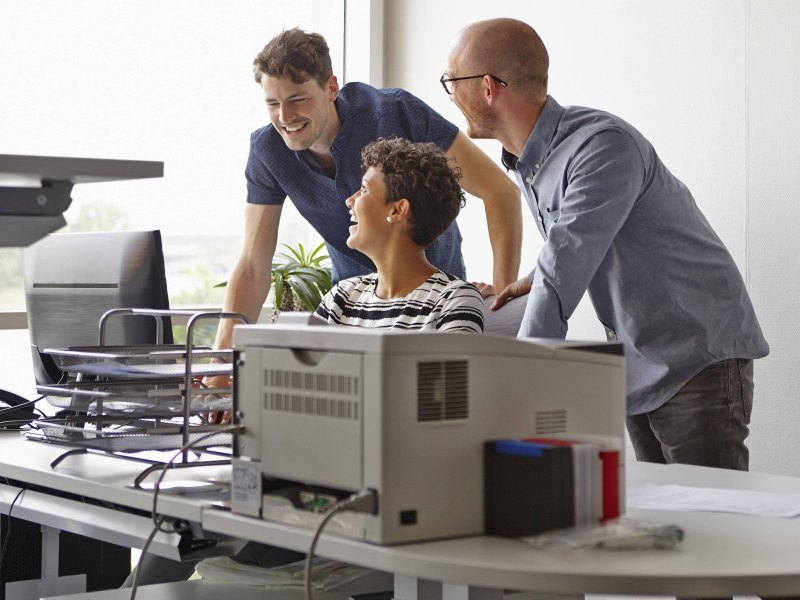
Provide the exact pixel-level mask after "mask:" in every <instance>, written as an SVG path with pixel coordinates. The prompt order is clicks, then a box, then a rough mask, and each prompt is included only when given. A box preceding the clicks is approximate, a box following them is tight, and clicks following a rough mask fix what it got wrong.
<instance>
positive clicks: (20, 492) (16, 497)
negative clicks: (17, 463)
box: [0, 477, 25, 569]
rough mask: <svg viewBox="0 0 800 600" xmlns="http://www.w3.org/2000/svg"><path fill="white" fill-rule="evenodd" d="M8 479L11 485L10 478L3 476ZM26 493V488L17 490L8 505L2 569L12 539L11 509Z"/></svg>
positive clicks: (0, 565) (0, 552)
mask: <svg viewBox="0 0 800 600" xmlns="http://www.w3.org/2000/svg"><path fill="white" fill-rule="evenodd" d="M3 479H5V481H6V485H10V484H9V481H8V479H6V478H5V477H4V478H3ZM24 493H25V490H24V489H22V490H20V491H18V492H17V495H16V496H14V499H13V500H12V501H11V504H10V505H9V506H8V515H7V517H8V527H7V528H6V534H5V535H4V536H3V546H2V547H0V569H2V568H3V557H4V556H5V555H6V548H7V546H8V542H9V540H10V539H11V511H12V510H14V505H15V504H16V503H17V501H18V500H19V499H20V496H22V494H24Z"/></svg>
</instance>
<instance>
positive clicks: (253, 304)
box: [214, 275, 270, 348]
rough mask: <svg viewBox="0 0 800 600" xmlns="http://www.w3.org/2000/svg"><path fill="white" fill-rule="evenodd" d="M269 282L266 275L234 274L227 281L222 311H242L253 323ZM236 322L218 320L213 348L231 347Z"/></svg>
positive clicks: (267, 291) (265, 295) (267, 290)
mask: <svg viewBox="0 0 800 600" xmlns="http://www.w3.org/2000/svg"><path fill="white" fill-rule="evenodd" d="M269 284H270V281H269V278H268V277H265V278H253V277H248V276H242V275H234V276H233V277H231V280H230V281H229V282H228V289H227V292H226V293H225V302H224V304H223V311H225V312H238V313H242V314H243V315H245V316H246V317H247V318H248V319H250V322H251V323H255V322H256V321H257V320H258V316H259V314H260V313H261V307H262V306H263V304H264V301H265V300H266V298H267V294H268V293H269ZM237 323H241V321H236V320H234V319H222V320H220V323H219V327H218V328H217V337H216V341H215V342H214V347H215V348H231V347H232V346H233V326H234V325H236V324H237Z"/></svg>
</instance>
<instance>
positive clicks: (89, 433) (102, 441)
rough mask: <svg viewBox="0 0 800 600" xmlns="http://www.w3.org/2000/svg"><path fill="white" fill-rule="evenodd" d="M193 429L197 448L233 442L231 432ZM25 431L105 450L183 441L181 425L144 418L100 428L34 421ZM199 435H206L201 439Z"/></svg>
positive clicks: (37, 436) (54, 440)
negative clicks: (113, 426) (29, 428)
mask: <svg viewBox="0 0 800 600" xmlns="http://www.w3.org/2000/svg"><path fill="white" fill-rule="evenodd" d="M195 429H196V431H192V432H190V433H189V436H188V438H189V442H192V443H193V447H194V448H195V449H197V450H200V449H205V448H217V447H219V448H222V447H229V446H230V445H231V443H232V435H231V434H230V433H217V434H213V435H209V431H207V430H204V429H203V428H202V427H197V428H195ZM25 435H26V437H28V438H29V439H35V440H37V441H41V442H49V443H52V444H62V445H67V446H74V447H77V448H87V449H92V450H102V451H108V452H141V451H145V450H176V449H178V448H181V447H182V446H183V445H184V437H183V434H182V432H181V428H180V427H175V426H170V425H169V424H161V425H157V424H154V423H145V422H138V423H133V424H131V425H127V426H124V427H118V428H114V429H103V430H99V429H87V428H82V427H75V426H69V425H64V424H56V423H48V422H41V423H38V424H37V428H36V429H33V430H31V431H28V432H27V433H26V434H25ZM202 436H208V437H206V438H205V439H200V438H201V437H202Z"/></svg>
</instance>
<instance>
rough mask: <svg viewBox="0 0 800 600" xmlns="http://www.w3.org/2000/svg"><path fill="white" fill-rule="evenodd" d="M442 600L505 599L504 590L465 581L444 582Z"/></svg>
mask: <svg viewBox="0 0 800 600" xmlns="http://www.w3.org/2000/svg"><path fill="white" fill-rule="evenodd" d="M442 600H503V590H498V589H492V588H483V587H477V586H473V585H464V584H463V583H443V584H442Z"/></svg>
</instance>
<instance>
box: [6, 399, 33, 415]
mask: <svg viewBox="0 0 800 600" xmlns="http://www.w3.org/2000/svg"><path fill="white" fill-rule="evenodd" d="M43 399H44V396H39V397H38V398H36V399H35V400H28V401H26V402H20V403H19V404H15V405H14V406H7V407H5V408H0V415H2V414H3V413H5V412H11V411H12V410H17V409H20V408H25V407H28V406H33V405H34V404H36V403H37V402H39V401H40V400H43Z"/></svg>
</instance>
